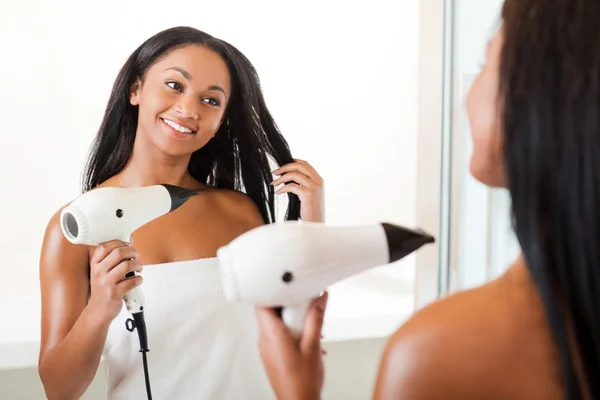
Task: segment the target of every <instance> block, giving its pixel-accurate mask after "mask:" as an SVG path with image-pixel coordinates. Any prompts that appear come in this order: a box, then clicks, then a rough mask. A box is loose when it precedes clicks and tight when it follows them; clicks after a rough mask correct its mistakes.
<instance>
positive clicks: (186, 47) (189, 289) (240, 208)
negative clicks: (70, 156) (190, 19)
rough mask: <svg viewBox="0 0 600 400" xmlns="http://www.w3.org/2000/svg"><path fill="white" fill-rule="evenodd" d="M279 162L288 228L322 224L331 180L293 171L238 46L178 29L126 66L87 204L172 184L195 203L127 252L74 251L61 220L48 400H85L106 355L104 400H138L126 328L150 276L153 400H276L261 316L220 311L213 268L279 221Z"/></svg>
mask: <svg viewBox="0 0 600 400" xmlns="http://www.w3.org/2000/svg"><path fill="white" fill-rule="evenodd" d="M273 163H274V164H276V165H277V166H279V167H280V170H279V171H278V172H279V175H281V178H279V180H276V182H277V183H286V192H287V193H288V197H289V203H288V210H287V218H288V219H298V218H302V219H303V220H310V221H321V220H322V216H323V215H324V213H323V209H322V204H323V202H322V199H321V196H322V190H321V189H322V185H323V181H322V179H321V178H320V176H319V175H318V173H317V172H316V171H315V170H314V168H312V167H311V166H310V164H308V163H307V162H306V161H300V160H295V159H294V158H292V155H291V152H290V150H289V148H288V145H287V142H286V140H285V139H284V137H283V136H282V134H281V133H280V132H279V130H278V128H277V126H276V125H275V123H274V121H273V118H272V117H271V115H270V113H269V111H268V109H267V107H266V105H265V101H264V99H263V95H262V93H261V90H260V85H259V81H258V78H257V74H256V71H255V70H254V67H253V66H252V64H251V63H250V62H249V61H248V59H247V58H246V57H245V56H244V55H243V54H241V53H240V52H239V51H238V50H237V49H236V48H235V47H233V46H231V45H230V44H228V43H226V42H224V41H222V40H220V39H217V38H214V37H212V36H210V35H208V34H206V33H203V32H201V31H198V30H196V29H193V28H186V27H180V28H173V29H169V30H166V31H163V32H160V33H158V34H156V35H155V36H153V37H151V38H150V39H148V40H147V41H146V42H145V43H143V44H142V45H141V46H140V47H139V48H138V49H137V50H136V51H135V52H134V53H133V54H132V55H131V56H130V57H129V59H128V60H127V62H126V63H125V65H124V66H123V68H122V69H121V72H120V73H119V75H118V77H117V79H116V81H115V84H114V86H113V89H112V93H111V96H110V99H109V103H108V106H107V108H106V112H105V115H104V118H103V121H102V124H101V126H100V130H99V132H98V134H97V136H96V139H95V141H94V144H93V146H92V151H91V154H90V157H89V160H88V163H87V168H86V171H85V177H84V191H89V190H93V189H96V188H99V187H139V186H149V185H157V184H171V185H176V186H180V187H184V188H188V189H195V190H199V191H200V194H199V195H198V196H194V198H193V199H190V200H189V201H188V202H187V203H186V204H185V205H184V206H182V207H180V208H178V209H177V211H174V212H173V213H171V214H169V215H167V216H165V217H163V218H159V219H157V220H155V221H152V222H151V223H148V224H147V225H145V226H143V227H142V228H140V229H138V230H137V231H136V232H134V234H133V242H135V248H134V247H133V246H132V245H131V244H129V243H124V242H121V241H111V242H108V243H103V244H101V245H100V246H98V247H91V246H90V247H87V246H83V245H73V244H71V243H70V242H68V241H67V240H66V239H65V238H64V237H63V235H62V232H61V229H60V222H59V215H60V211H61V210H62V209H61V210H59V211H58V212H57V213H56V214H55V216H54V217H53V218H52V220H51V221H50V222H49V224H48V226H47V229H46V234H45V237H44V242H43V247H42V252H41V260H40V282H41V291H42V338H41V349H40V356H39V372H40V377H41V379H42V382H43V385H44V388H45V391H46V394H47V396H48V398H49V399H71V398H79V397H80V396H81V395H82V394H83V393H84V392H85V391H86V389H87V388H88V386H89V385H90V383H91V381H92V379H93V378H94V375H95V373H96V371H97V369H98V365H99V363H100V357H101V356H104V360H105V365H106V369H107V376H108V390H107V394H108V398H109V399H131V398H141V397H142V396H143V392H144V389H143V388H144V378H145V376H144V372H143V371H142V358H141V357H140V355H139V352H138V350H139V343H138V342H137V337H136V335H132V334H131V333H130V332H127V331H126V329H125V321H126V319H127V317H128V314H127V310H126V309H125V308H124V307H123V301H122V297H123V295H124V294H125V293H127V292H128V291H130V290H131V289H132V288H134V287H137V286H139V285H140V284H141V283H142V277H141V276H137V277H135V278H131V279H126V280H123V277H124V276H125V275H126V274H128V273H130V272H132V271H136V272H141V271H142V263H143V265H145V266H146V267H147V271H146V273H145V274H144V280H145V282H144V286H143V290H144V295H145V297H146V309H147V314H148V315H147V319H146V326H147V331H148V340H149V347H150V350H151V351H150V353H149V355H148V369H149V376H150V380H151V387H152V394H153V395H154V396H155V397H156V398H160V399H163V398H177V399H184V398H203V399H204V398H205V399H213V398H219V399H228V398H260V399H268V398H271V397H272V396H273V393H272V389H271V388H270V385H269V383H268V381H267V379H266V375H265V374H264V370H263V367H262V365H261V363H260V357H259V354H258V350H257V348H256V340H257V329H256V321H255V318H254V312H253V309H252V307H251V306H250V305H239V304H226V303H225V301H224V297H223V294H222V293H221V291H220V289H219V287H220V285H219V282H218V274H217V269H216V268H217V264H216V259H215V255H216V251H217V249H219V248H220V247H222V246H224V245H225V244H227V243H229V242H230V241H231V240H233V239H234V238H236V237H237V236H239V235H240V234H242V233H244V232H246V231H248V230H250V229H252V228H254V227H257V226H259V225H261V224H264V223H271V222H274V221H275V188H274V181H273V173H272V171H271V169H272V164H273ZM292 181H293V182H292ZM280 193H281V191H280ZM186 310H187V311H186ZM190 310H193V311H190ZM144 366H145V365H144ZM173 371H176V373H175V372H173ZM231 382H236V384H235V385H231V384H230V383H231ZM149 397H150V396H149Z"/></svg>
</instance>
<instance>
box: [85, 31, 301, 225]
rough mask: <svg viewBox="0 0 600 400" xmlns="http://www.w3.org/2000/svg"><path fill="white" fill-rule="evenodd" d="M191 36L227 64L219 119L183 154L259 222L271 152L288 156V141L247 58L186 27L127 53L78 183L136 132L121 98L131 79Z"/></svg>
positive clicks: (292, 210) (99, 178) (120, 156)
mask: <svg viewBox="0 0 600 400" xmlns="http://www.w3.org/2000/svg"><path fill="white" fill-rule="evenodd" d="M190 44H197V45H202V46H205V47H207V48H208V49H210V50H212V51H214V52H216V53H217V54H219V55H220V56H221V57H222V59H223V60H224V61H225V63H226V64H227V67H228V69H229V74H230V76H231V81H232V91H231V97H230V100H229V103H228V105H227V109H226V111H225V115H224V122H223V124H222V125H221V127H220V128H219V130H218V131H217V133H216V135H215V137H214V138H213V139H212V140H211V141H210V142H209V143H208V144H206V145H205V146H204V147H202V148H201V149H200V150H198V151H196V152H194V153H193V154H192V156H191V159H190V163H189V166H188V171H189V173H190V174H191V175H192V176H193V177H194V178H195V179H197V180H198V181H200V182H202V183H205V184H207V185H210V186H215V187H218V188H226V189H233V190H239V191H243V192H245V193H246V194H247V195H248V196H249V197H250V198H252V200H253V201H254V202H255V203H256V205H257V206H258V208H259V210H260V212H261V214H262V216H263V219H264V221H265V223H271V222H274V221H275V217H276V216H275V212H276V211H275V191H274V188H273V187H272V185H271V184H270V183H271V181H272V174H271V169H272V168H271V165H270V163H269V160H272V161H274V162H275V163H276V165H278V166H281V165H283V164H287V163H290V162H293V161H294V160H293V158H292V155H291V151H290V149H289V146H288V144H287V142H286V140H285V139H284V137H283V136H282V134H281V132H280V131H279V128H278V127H277V125H276V124H275V121H274V120H273V117H272V116H271V114H270V113H269V110H268V109H267V106H266V105H265V100H264V97H263V94H262V91H261V87H260V81H259V78H258V75H257V73H256V70H255V68H254V67H253V65H252V64H251V63H250V61H249V60H248V59H247V58H246V57H245V56H244V55H243V54H242V53H241V52H240V51H239V50H238V49H236V48H235V47H234V46H232V45H230V44H229V43H227V42H225V41H223V40H221V39H217V38H215V37H213V36H211V35H209V34H207V33H204V32H202V31H199V30H197V29H194V28H190V27H176V28H171V29H167V30H164V31H162V32H159V33H157V34H156V35H154V36H152V37H151V38H149V39H148V40H146V41H145V42H144V43H143V44H142V45H141V46H140V47H138V48H137V50H135V51H134V52H133V54H131V56H130V57H129V58H128V60H127V62H125V65H123V67H122V69H121V71H120V72H119V74H118V76H117V78H116V80H115V83H114V85H113V88H112V92H111V94H110V99H109V101H108V105H107V107H106V111H105V114H104V118H103V120H102V124H101V125H100V129H99V131H98V133H97V135H96V138H95V140H94V142H93V144H92V148H91V151H90V155H89V158H88V161H87V163H86V166H85V170H84V175H83V182H82V191H83V192H85V191H88V190H90V189H93V188H95V187H96V186H98V185H99V184H101V183H102V182H104V181H106V180H107V179H109V178H110V177H112V176H114V175H116V174H117V173H118V172H120V171H121V170H123V168H125V166H126V164H127V162H128V160H129V158H130V156H131V153H132V151H133V143H134V140H135V135H136V128H137V118H138V109H137V107H134V106H132V105H131V104H130V102H129V94H130V90H131V87H132V85H133V84H134V83H135V82H136V81H137V80H138V79H139V80H141V81H142V82H143V79H144V77H145V74H146V71H147V70H148V68H150V67H151V66H152V65H153V64H155V63H156V62H157V61H158V60H159V59H160V58H161V57H164V56H165V55H166V54H167V53H168V52H170V51H172V50H174V49H177V48H181V47H183V46H186V45H190ZM288 199H289V201H288V209H287V212H286V219H290V220H295V219H298V218H299V215H300V200H299V199H298V197H297V196H296V195H294V194H289V195H288Z"/></svg>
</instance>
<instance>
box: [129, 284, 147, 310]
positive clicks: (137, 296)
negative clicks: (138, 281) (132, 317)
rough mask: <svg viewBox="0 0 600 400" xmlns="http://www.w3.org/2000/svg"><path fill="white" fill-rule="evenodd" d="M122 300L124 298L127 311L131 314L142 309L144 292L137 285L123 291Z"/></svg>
mask: <svg viewBox="0 0 600 400" xmlns="http://www.w3.org/2000/svg"><path fill="white" fill-rule="evenodd" d="M123 300H125V306H126V307H127V311H129V312H130V313H131V314H136V313H139V312H142V311H144V306H145V305H146V300H145V299H144V293H143V292H142V289H141V288H140V287H139V286H138V287H136V288H134V289H133V290H130V291H129V292H127V293H125V296H123Z"/></svg>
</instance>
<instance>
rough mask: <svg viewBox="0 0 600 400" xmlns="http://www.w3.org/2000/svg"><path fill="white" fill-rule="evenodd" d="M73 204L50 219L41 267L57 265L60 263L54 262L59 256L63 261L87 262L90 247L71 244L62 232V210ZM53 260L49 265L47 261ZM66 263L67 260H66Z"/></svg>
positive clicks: (43, 245) (61, 208)
mask: <svg viewBox="0 0 600 400" xmlns="http://www.w3.org/2000/svg"><path fill="white" fill-rule="evenodd" d="M69 204H71V203H70V202H69V203H67V204H65V205H64V206H62V207H60V208H59V209H58V210H57V211H56V212H55V213H54V214H53V215H52V216H51V217H50V219H49V221H48V223H47V225H46V230H45V232H44V237H43V242H42V251H41V259H40V262H41V266H42V267H44V266H51V265H57V264H59V263H56V262H54V261H55V260H56V259H57V257H58V256H60V258H61V259H63V260H64V259H65V258H67V259H70V260H77V261H81V260H87V258H88V254H89V253H88V252H89V250H88V247H87V246H76V245H73V244H72V243H70V242H69V241H68V240H67V239H66V238H65V236H64V235H63V232H62V227H61V220H60V216H61V213H62V210H63V209H65V208H66V207H68V206H69ZM49 260H53V262H51V263H48V262H47V261H49ZM65 261H66V260H65Z"/></svg>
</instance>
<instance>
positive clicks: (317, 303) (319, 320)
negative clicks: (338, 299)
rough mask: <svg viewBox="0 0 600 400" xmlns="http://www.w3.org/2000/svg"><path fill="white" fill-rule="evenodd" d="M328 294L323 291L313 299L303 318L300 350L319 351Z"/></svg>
mask: <svg viewBox="0 0 600 400" xmlns="http://www.w3.org/2000/svg"><path fill="white" fill-rule="evenodd" d="M328 296H329V294H328V293H327V292H325V293H324V294H323V295H322V296H321V297H319V298H318V299H315V300H313V302H312V304H311V306H310V309H309V310H308V314H307V315H306V319H305V320H304V330H303V332H302V337H301V338H300V350H301V351H302V352H303V353H305V354H307V353H311V352H320V351H321V330H322V329H323V319H324V318H325V308H326V307H327V298H328Z"/></svg>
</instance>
